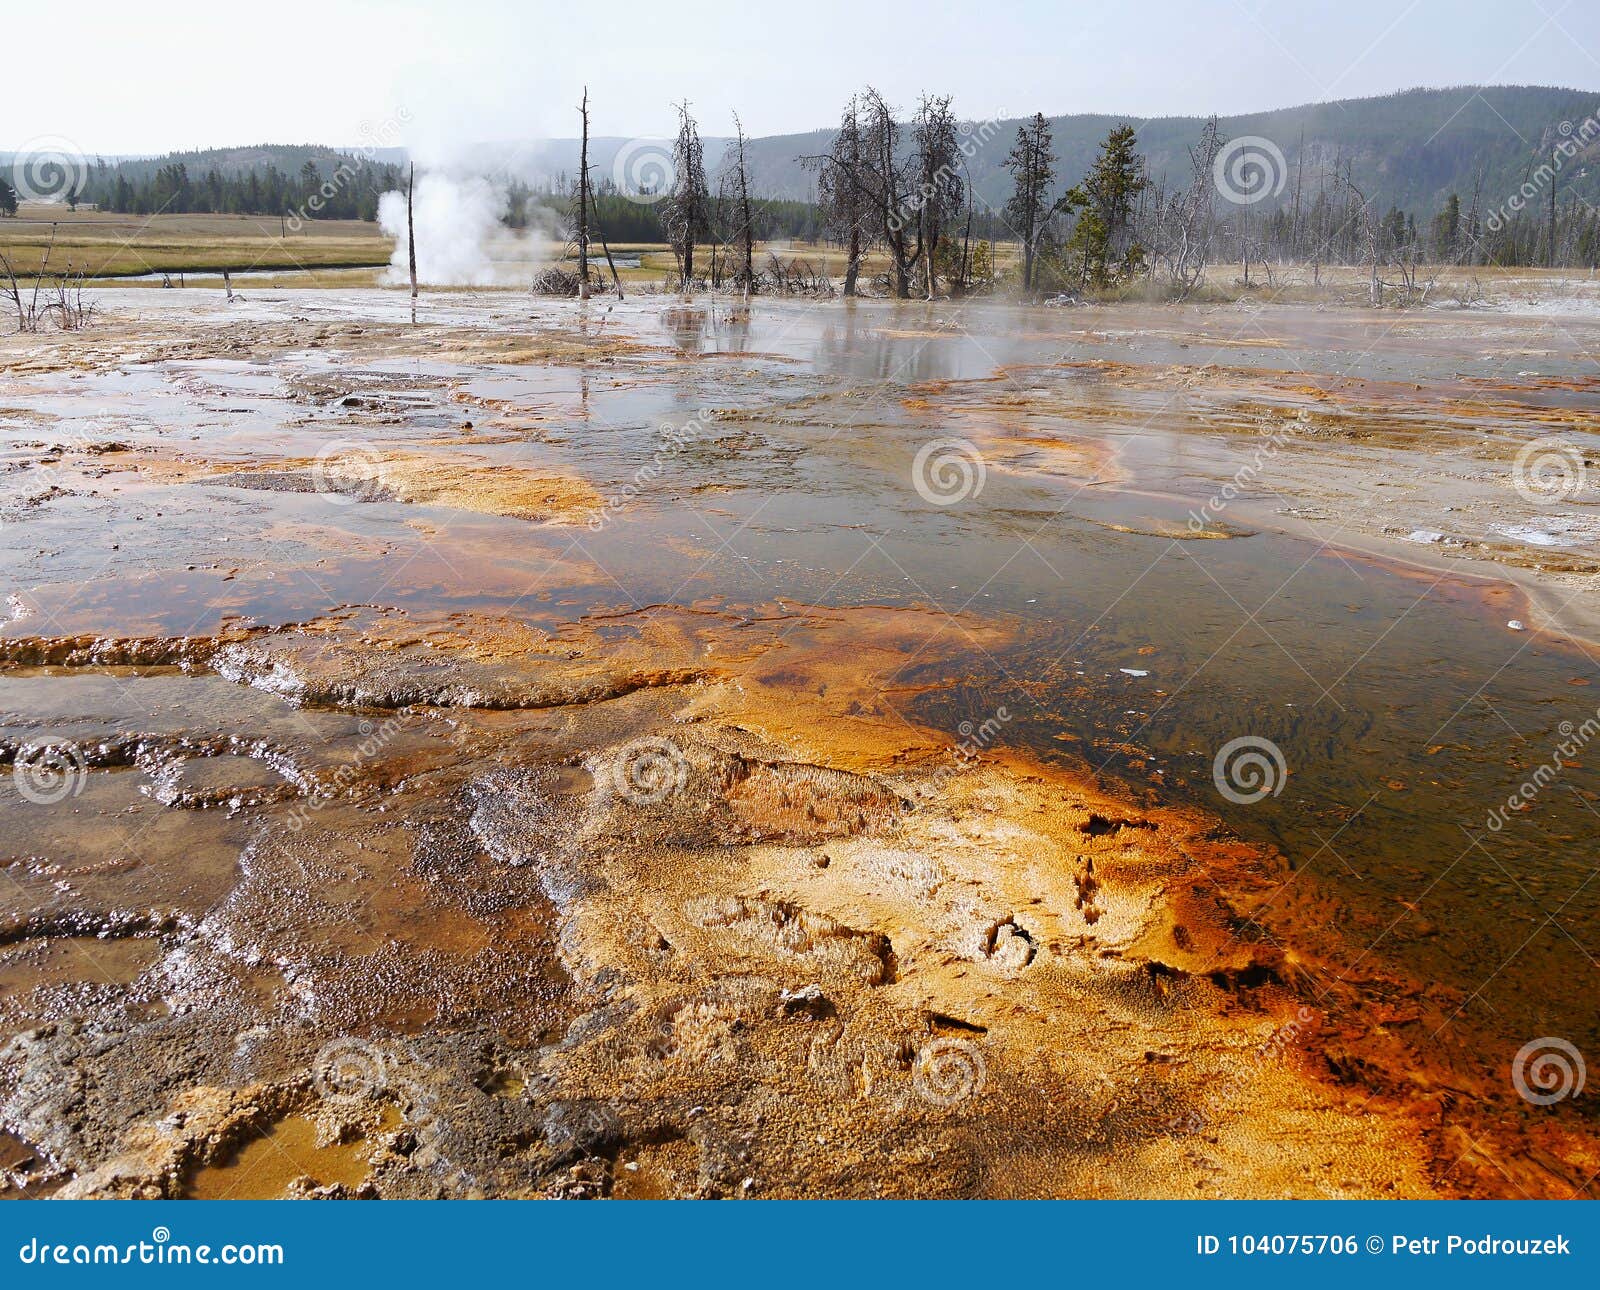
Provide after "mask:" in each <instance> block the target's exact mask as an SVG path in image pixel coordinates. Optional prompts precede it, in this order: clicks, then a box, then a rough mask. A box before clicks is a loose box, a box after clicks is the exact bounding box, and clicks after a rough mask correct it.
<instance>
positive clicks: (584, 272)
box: [578, 85, 589, 300]
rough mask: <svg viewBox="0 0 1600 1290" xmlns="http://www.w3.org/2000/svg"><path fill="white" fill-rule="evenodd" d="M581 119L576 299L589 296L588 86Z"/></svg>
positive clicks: (584, 96)
mask: <svg viewBox="0 0 1600 1290" xmlns="http://www.w3.org/2000/svg"><path fill="white" fill-rule="evenodd" d="M578 115H579V116H580V117H581V118H582V119H583V142H582V143H581V144H579V146H578V299H579V300H587V299H588V298H589V87H588V86H587V85H585V86H584V87H583V102H582V103H581V104H580V105H579V107H578Z"/></svg>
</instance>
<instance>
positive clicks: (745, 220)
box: [733, 112, 756, 296]
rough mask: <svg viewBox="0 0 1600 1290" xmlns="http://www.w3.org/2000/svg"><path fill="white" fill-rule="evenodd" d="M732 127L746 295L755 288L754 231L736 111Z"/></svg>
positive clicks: (741, 136) (747, 172) (741, 275)
mask: <svg viewBox="0 0 1600 1290" xmlns="http://www.w3.org/2000/svg"><path fill="white" fill-rule="evenodd" d="M733 128H734V130H735V131H736V132H737V134H738V139H739V157H738V164H739V249H740V252H741V254H742V255H743V256H744V263H743V264H742V265H741V266H740V269H739V276H740V277H741V278H742V279H743V281H744V293H745V295H746V296H748V295H749V294H750V292H751V291H752V290H754V288H755V280H756V266H755V257H756V248H755V233H754V230H753V228H752V226H751V219H750V173H749V171H748V170H746V169H745V164H744V123H743V122H741V121H740V120H739V114H738V113H737V112H735V113H734V114H733Z"/></svg>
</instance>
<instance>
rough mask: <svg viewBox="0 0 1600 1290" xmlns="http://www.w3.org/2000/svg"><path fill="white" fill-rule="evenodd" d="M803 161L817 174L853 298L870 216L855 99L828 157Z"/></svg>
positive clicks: (847, 107)
mask: <svg viewBox="0 0 1600 1290" xmlns="http://www.w3.org/2000/svg"><path fill="white" fill-rule="evenodd" d="M801 160H802V163H803V164H804V165H806V166H807V167H809V168H811V169H813V170H816V171H817V172H818V173H817V180H818V183H817V188H818V196H819V198H820V200H821V205H822V210H823V217H824V219H825V220H826V221H827V228H828V231H829V232H830V233H831V234H832V235H833V236H834V237H836V238H838V239H839V241H840V242H842V243H844V247H845V261H844V294H845V295H847V296H853V295H855V294H856V288H857V281H858V279H859V278H860V276H861V256H862V252H863V250H864V249H865V246H864V244H865V242H866V241H867V240H868V231H867V226H866V221H867V219H868V218H869V216H870V213H871V207H870V205H869V204H868V202H867V200H866V197H867V189H866V187H865V186H864V185H863V184H862V183H861V173H862V161H863V158H862V140H861V118H860V114H859V111H858V107H857V100H856V96H855V95H853V94H852V95H851V96H850V101H849V102H848V103H847V104H845V109H844V113H843V115H842V116H841V117H840V119H839V130H838V133H836V134H835V135H834V136H833V146H832V148H831V149H829V151H828V153H827V155H826V156H820V157H804V158H802V159H801Z"/></svg>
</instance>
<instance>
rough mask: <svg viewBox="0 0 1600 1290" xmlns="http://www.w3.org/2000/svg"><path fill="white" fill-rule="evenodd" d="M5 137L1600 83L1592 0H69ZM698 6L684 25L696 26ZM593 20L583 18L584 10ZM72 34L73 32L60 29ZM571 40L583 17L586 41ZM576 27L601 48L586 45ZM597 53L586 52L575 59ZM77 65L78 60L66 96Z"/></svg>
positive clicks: (444, 129) (1203, 108)
mask: <svg viewBox="0 0 1600 1290" xmlns="http://www.w3.org/2000/svg"><path fill="white" fill-rule="evenodd" d="M9 9H10V12H9V13H8V15H7V19H6V28H7V33H6V34H7V45H8V47H9V48H10V49H11V50H13V51H30V50H31V51H39V50H59V51H61V59H59V60H58V59H57V58H56V57H55V56H53V55H52V56H50V57H36V56H33V55H22V56H19V57H16V58H13V60H12V61H13V65H14V67H13V72H12V92H11V93H10V94H9V95H8V96H7V102H6V107H5V112H4V114H3V116H0V151H9V150H13V149H17V148H20V147H21V146H22V145H24V144H25V143H27V142H28V141H29V140H30V139H33V138H35V137H36V136H40V135H60V136H64V137H65V138H67V139H68V140H70V141H72V143H74V144H75V145H76V146H77V147H79V148H80V149H82V150H83V151H84V152H87V153H89V154H91V155H93V154H95V153H119V152H165V151H168V150H170V149H175V148H194V147H211V146H216V145H224V144H243V143H263V142H272V143H301V142H319V143H331V144H343V145H352V144H358V143H361V142H363V141H367V140H368V139H369V138H370V137H371V136H373V135H374V134H381V133H382V127H383V125H384V123H386V122H389V121H392V120H394V119H395V117H396V113H397V112H398V110H399V109H400V108H401V107H403V108H404V109H405V111H406V112H407V113H408V114H409V117H410V125H409V126H408V127H407V129H406V133H407V135H408V136H410V137H409V138H408V139H405V140H396V141H397V142H421V143H424V144H425V143H426V142H427V140H428V139H429V138H444V139H448V140H452V141H454V140H474V139H477V140H496V139H511V138H520V139H526V138H537V137H548V136H552V135H563V136H565V135H571V134H573V133H574V132H575V114H574V112H573V110H572V109H573V108H574V106H575V105H576V103H577V101H578V96H579V93H580V87H581V85H582V84H583V82H584V81H587V82H588V84H589V89H590V95H591V99H592V102H593V106H594V129H595V131H596V132H597V133H600V134H610V135H623V136H629V137H631V136H637V135H644V136H659V135H662V134H665V133H668V132H669V131H670V129H671V126H672V116H671V108H670V104H671V103H672V102H673V101H674V100H676V99H680V98H683V97H685V96H687V97H688V98H689V99H690V101H691V102H692V104H693V106H694V111H695V114H696V116H698V117H699V118H700V121H701V128H702V131H703V132H704V133H706V134H722V133H726V132H728V130H729V129H730V126H731V121H730V115H729V114H730V112H731V111H733V110H737V111H738V112H739V113H740V114H741V116H742V117H743V119H744V123H745V128H746V130H747V131H749V132H750V133H752V134H757V135H760V134H775V133H782V132H787V131H793V130H804V129H813V128H816V127H820V126H824V125H827V124H829V123H830V122H831V121H832V120H833V119H834V118H835V116H836V115H837V112H838V108H839V105H840V103H841V101H842V100H843V99H844V98H845V97H846V96H847V95H848V94H849V92H850V91H851V90H853V89H855V88H857V87H859V86H860V85H861V84H863V83H867V82H870V83H872V84H874V85H876V86H877V87H878V88H880V89H881V90H883V91H884V93H885V94H886V95H887V96H888V97H889V98H890V100H891V101H893V102H898V103H910V102H912V101H913V100H914V99H915V96H916V94H917V93H918V91H920V90H924V89H927V90H938V91H940V92H945V93H950V94H953V95H954V97H955V106H956V108H957V110H958V111H959V112H960V113H961V114H962V115H963V116H966V117H970V118H973V119H981V118H985V117H988V116H994V115H1009V116H1016V115H1021V114H1023V113H1025V112H1032V111H1035V110H1043V111H1045V112H1048V113H1052V114H1054V113H1062V112H1077V111H1106V112H1116V113H1127V114H1130V115H1132V116H1135V117H1138V116H1157V115H1166V114H1177V113H1185V114H1187V113H1206V112H1212V111H1215V112H1220V113H1223V114H1228V113H1237V112H1245V111H1251V110H1256V109H1262V108H1271V107H1283V106H1287V105H1289V104H1293V103H1301V102H1307V101H1315V100H1320V99H1329V98H1345V97H1355V96H1360V95H1366V94H1379V93H1386V92H1388V91H1390V90H1394V89H1400V88H1405V87H1409V86H1413V85H1456V84H1462V83H1470V82H1489V83H1499V84H1546V85H1548V84H1557V85H1570V86H1575V87H1578V88H1582V89H1597V90H1600V23H1596V22H1595V21H1594V18H1595V10H1594V0H1526V2H1525V0H1339V2H1334V0H1315V2H1312V0H1271V2H1267V0H1215V2H1209V3H1208V2H1207V0H1142V2H1141V0H1103V2H1099V3H1095V4H1094V5H1093V6H1090V5H1086V4H1065V3H1053V4H1052V3H1045V2H1043V0H981V2H978V3H974V2H973V0H967V2H966V3H959V4H957V3H946V2H945V0H917V2H916V3H905V4H900V5H888V4H880V3H877V2H876V0H799V2H795V0H790V2H789V3H784V4H773V3H759V2H756V3H750V2H748V0H746V2H741V0H725V2H724V3H718V4H711V3H704V2H702V0H673V2H672V3H660V2H659V0H652V2H651V3H644V0H606V2H605V3H602V4H594V5H585V6H579V5H577V4H574V3H560V4H557V3H552V0H524V2H522V3H516V2H514V0H395V2H392V3H380V2H379V0H272V2H271V3H269V4H265V5H245V4H225V3H218V0H204V2H199V0H142V2H141V3H139V4H137V5H135V4H132V3H131V2H130V0H113V2H108V0H73V3H72V4H70V5H69V6H68V7H66V8H63V7H62V6H60V5H41V4H28V5H21V4H18V5H14V6H9ZM685 14H688V15H690V18H689V20H688V21H686V22H685V21H683V15H685ZM580 15H581V16H580ZM64 19H66V20H67V21H69V23H70V27H71V31H70V39H68V38H66V34H65V33H64V32H63V28H62V23H63V20H64ZM575 29H576V30H575ZM579 33H581V41H580V39H579ZM580 48H581V50H582V51H583V52H582V55H581V57H580V56H577V55H576V54H575V50H577V49H580ZM58 66H65V67H66V68H68V69H69V75H70V79H71V88H70V90H68V91H66V92H61V87H60V85H59V84H46V81H47V80H49V81H52V82H54V81H56V80H57V78H58V76H59V72H58V70H57V69H58Z"/></svg>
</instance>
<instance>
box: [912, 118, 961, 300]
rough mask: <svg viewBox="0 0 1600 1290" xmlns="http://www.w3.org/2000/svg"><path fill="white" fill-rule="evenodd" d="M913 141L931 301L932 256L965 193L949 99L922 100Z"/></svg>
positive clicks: (925, 273) (925, 277)
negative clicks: (915, 152)
mask: <svg viewBox="0 0 1600 1290" xmlns="http://www.w3.org/2000/svg"><path fill="white" fill-rule="evenodd" d="M912 138H913V139H914V141H915V144H916V150H917V156H916V161H917V172H918V176H919V180H918V184H917V191H916V194H915V201H916V204H917V244H918V246H919V248H920V249H921V251H922V282H923V286H924V287H925V288H926V289H927V296H928V299H929V300H932V299H933V297H934V292H935V290H936V288H937V285H938V284H937V279H936V273H937V269H936V266H935V263H934V254H935V252H936V251H937V250H938V247H939V240H940V239H941V238H942V237H943V236H944V229H945V226H946V225H947V224H948V223H949V221H950V219H951V217H952V215H953V214H955V213H957V212H959V211H960V210H961V202H962V193H963V191H964V187H963V183H962V178H961V151H960V142H959V140H958V138H957V134H956V119H955V116H954V115H953V114H952V113H951V111H950V98H949V96H948V95H945V96H942V97H941V96H937V95H933V96H930V95H926V94H925V95H923V96H922V102H921V103H920V104H919V105H918V107H917V116H916V122H915V124H914V126H913V128H912Z"/></svg>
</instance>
